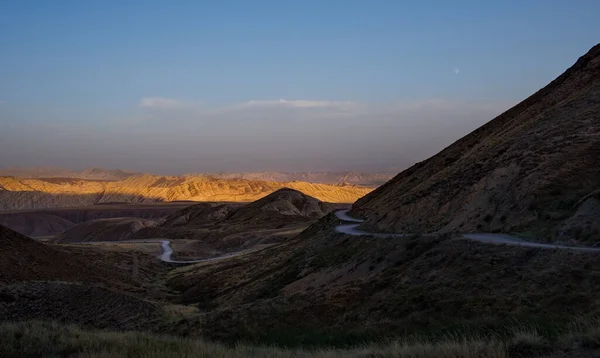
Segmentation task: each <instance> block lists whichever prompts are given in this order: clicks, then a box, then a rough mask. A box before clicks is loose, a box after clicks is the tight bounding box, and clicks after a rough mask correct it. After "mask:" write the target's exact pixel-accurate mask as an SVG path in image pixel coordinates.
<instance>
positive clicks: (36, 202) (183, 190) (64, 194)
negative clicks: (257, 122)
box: [0, 175, 371, 210]
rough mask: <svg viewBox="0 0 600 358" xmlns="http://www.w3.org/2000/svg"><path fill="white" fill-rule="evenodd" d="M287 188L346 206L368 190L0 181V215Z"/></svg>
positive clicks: (146, 179)
mask: <svg viewBox="0 0 600 358" xmlns="http://www.w3.org/2000/svg"><path fill="white" fill-rule="evenodd" d="M284 187H288V188H291V189H296V190H299V191H302V192H303V193H305V194H307V195H310V196H313V197H315V198H317V199H319V200H322V201H326V202H331V203H352V202H354V201H356V199H358V198H360V197H362V196H364V195H365V194H367V193H369V192H370V191H371V189H368V188H364V187H360V186H353V185H327V184H312V183H306V182H271V181H258V180H245V179H215V178H210V177H202V176H184V177H165V176H155V175H139V176H131V177H128V178H126V179H124V180H119V181H98V180H83V179H71V178H69V179H65V178H62V179H61V178H51V179H16V178H14V177H0V210H17V209H38V208H53V207H74V206H85V205H92V204H100V203H111V202H128V203H150V202H162V201H242V202H247V201H254V200H258V199H260V198H262V197H264V196H266V195H268V194H270V193H272V192H274V191H276V190H278V189H281V188H284Z"/></svg>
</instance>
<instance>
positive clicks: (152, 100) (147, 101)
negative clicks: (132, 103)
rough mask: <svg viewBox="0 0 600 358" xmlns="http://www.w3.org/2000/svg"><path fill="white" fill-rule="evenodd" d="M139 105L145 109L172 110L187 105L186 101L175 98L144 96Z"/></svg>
mask: <svg viewBox="0 0 600 358" xmlns="http://www.w3.org/2000/svg"><path fill="white" fill-rule="evenodd" d="M138 106H139V107H140V108H145V109H158V110H170V109H180V108H183V107H186V103H185V102H183V101H181V100H178V99H174V98H165V97H144V98H142V99H141V100H140V103H139V105H138Z"/></svg>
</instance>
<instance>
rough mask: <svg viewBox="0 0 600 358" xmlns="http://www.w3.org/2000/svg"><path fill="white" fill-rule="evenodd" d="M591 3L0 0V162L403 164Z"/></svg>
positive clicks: (508, 81) (446, 134)
mask: <svg viewBox="0 0 600 358" xmlns="http://www.w3.org/2000/svg"><path fill="white" fill-rule="evenodd" d="M599 13H600V2H599V1H597V0H578V1H577V2H574V1H563V0H561V1H558V0H520V1H513V0H505V1H495V2H491V1H479V0H478V1H471V0H463V1H461V0H457V1H445V0H444V1H442V0H438V1H434V0H429V1H428V0H420V1H412V0H406V1H396V0H393V1H388V0H373V1H364V0H363V1H356V0H344V1H340V0H320V1H316V0H304V1H281V0H279V1H266V0H254V1H245V0H244V1H242V0H239V1H233V0H221V1H210V2H209V1H186V0H180V1H155V0H146V1H126V0H123V1H113V0H106V1H78V0H77V1H66V0H55V1H45V0H44V1H41V0H37V1H35V0H21V1H17V0H0V153H2V155H1V156H0V167H7V166H41V165H43V166H58V167H66V168H71V169H81V168H84V167H106V168H121V169H128V170H136V171H147V172H153V173H161V174H182V173H187V172H212V171H229V172H240V171H308V170H311V171H317V170H380V169H388V168H400V169H402V168H406V167H408V166H410V165H412V164H414V163H415V162H418V161H421V160H424V159H426V158H427V157H429V156H431V155H434V154H435V153H436V152H438V151H439V150H441V149H443V148H444V147H446V146H447V145H449V144H451V143H452V142H453V141H455V140H457V139H459V138H460V137H462V136H463V135H465V134H467V133H468V132H470V131H472V130H473V129H475V128H477V127H478V126H480V125H482V124H484V123H485V122H487V121H489V120H491V119H492V118H494V117H495V116H496V115H498V114H500V113H502V112H503V111H505V110H506V109H508V108H510V107H511V106H512V105H514V104H516V103H518V102H519V101H521V100H523V99H524V98H526V97H527V96H529V95H530V94H532V93H534V92H535V91H536V90H538V89H539V88H541V87H543V86H545V85H546V84H547V83H549V82H550V81H552V80H553V79H554V78H555V77H557V76H558V75H560V74H561V73H562V72H563V71H564V70H566V69H567V68H568V67H569V66H571V65H572V64H573V63H574V62H575V61H576V60H577V58H578V57H580V56H582V55H583V54H585V53H586V52H587V51H588V50H589V49H590V48H591V47H592V46H594V45H595V44H597V43H598V41H600V37H599V36H598V34H600V21H597V18H596V16H597V14H599Z"/></svg>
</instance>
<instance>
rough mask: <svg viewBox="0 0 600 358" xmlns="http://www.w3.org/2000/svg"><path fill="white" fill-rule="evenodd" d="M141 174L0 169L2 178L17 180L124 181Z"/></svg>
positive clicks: (98, 170)
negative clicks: (76, 179) (7, 177)
mask: <svg viewBox="0 0 600 358" xmlns="http://www.w3.org/2000/svg"><path fill="white" fill-rule="evenodd" d="M136 174H140V173H136V172H129V171H125V170H121V169H103V168H87V169H84V170H82V171H73V170H70V169H63V168H54V167H30V168H23V167H10V168H4V169H0V176H13V177H17V178H26V179H29V178H78V179H87V180H123V179H125V178H128V177H130V176H133V175H136Z"/></svg>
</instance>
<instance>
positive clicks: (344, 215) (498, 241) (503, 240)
mask: <svg viewBox="0 0 600 358" xmlns="http://www.w3.org/2000/svg"><path fill="white" fill-rule="evenodd" d="M348 211H349V210H339V211H336V212H335V216H336V217H337V218H338V219H340V220H342V221H346V222H351V223H353V224H341V225H337V226H336V227H335V231H336V232H339V233H342V234H347V235H354V236H375V237H406V236H409V235H408V234H388V233H373V232H367V231H362V230H359V229H358V227H359V226H360V223H362V222H364V220H361V219H356V218H353V217H351V216H349V215H348ZM462 238H464V239H467V240H472V241H478V242H482V243H484V244H495V245H513V246H525V247H538V248H542V249H561V250H577V251H585V252H600V248H596V247H577V246H564V245H552V244H542V243H539V242H531V241H525V240H523V239H521V238H518V237H515V236H510V235H505V234H488V233H472V234H463V235H462Z"/></svg>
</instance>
